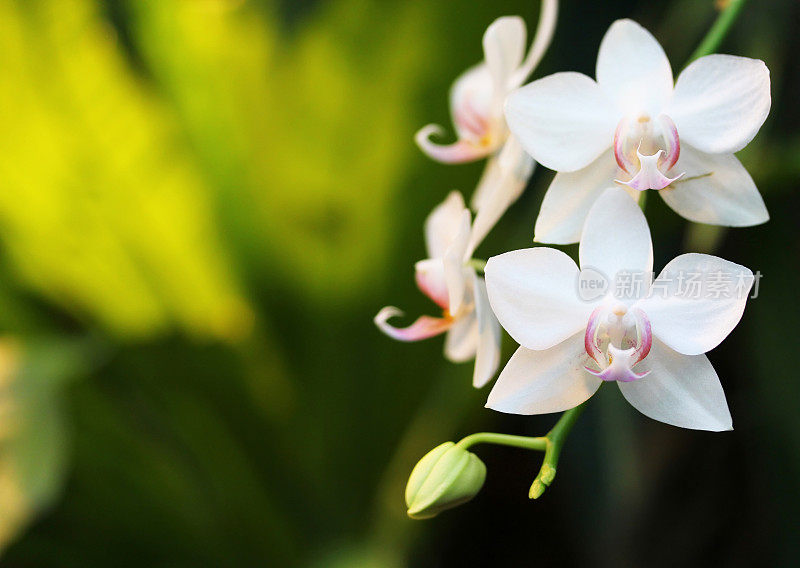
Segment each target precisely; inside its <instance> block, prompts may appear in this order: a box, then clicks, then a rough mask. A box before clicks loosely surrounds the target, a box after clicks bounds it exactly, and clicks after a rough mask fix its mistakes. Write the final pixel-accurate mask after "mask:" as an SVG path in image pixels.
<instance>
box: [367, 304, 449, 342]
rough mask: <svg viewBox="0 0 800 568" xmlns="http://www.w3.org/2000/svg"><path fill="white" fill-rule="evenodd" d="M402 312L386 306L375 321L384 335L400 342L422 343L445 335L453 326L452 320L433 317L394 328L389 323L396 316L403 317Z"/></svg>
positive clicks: (422, 318)
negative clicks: (436, 336) (442, 334)
mask: <svg viewBox="0 0 800 568" xmlns="http://www.w3.org/2000/svg"><path fill="white" fill-rule="evenodd" d="M403 315H404V314H403V312H402V310H399V309H397V308H395V307H394V306H386V307H385V308H383V309H382V310H381V311H379V312H378V314H377V315H376V316H375V319H374V320H373V321H374V322H375V325H377V326H378V329H380V330H381V331H382V332H383V333H385V334H386V335H388V336H389V337H391V338H392V339H397V340H398V341H420V340H422V339H428V338H429V337H433V336H435V335H439V334H440V333H444V332H445V331H447V330H448V329H450V328H451V327H452V325H453V319H452V318H434V317H431V316H420V317H419V318H417V321H415V322H414V323H412V324H411V325H410V326H408V327H394V326H392V325H390V324H389V323H388V321H389V320H390V319H391V318H393V317H395V316H403Z"/></svg>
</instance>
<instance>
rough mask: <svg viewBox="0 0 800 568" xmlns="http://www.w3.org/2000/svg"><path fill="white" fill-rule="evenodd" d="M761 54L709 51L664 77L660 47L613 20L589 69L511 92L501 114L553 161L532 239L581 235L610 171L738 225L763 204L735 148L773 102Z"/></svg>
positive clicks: (631, 186) (691, 211)
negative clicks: (552, 174) (749, 55)
mask: <svg viewBox="0 0 800 568" xmlns="http://www.w3.org/2000/svg"><path fill="white" fill-rule="evenodd" d="M770 104H771V101H770V79H769V70H768V69H767V67H766V65H764V62H763V61H760V60H757V59H749V58H746V57H737V56H733V55H717V54H715V55H708V56H706V57H701V58H700V59H698V60H696V61H694V62H693V63H691V64H690V65H689V66H688V67H686V69H684V70H683V72H682V73H681V74H680V76H679V77H678V81H677V82H676V83H674V84H673V79H672V69H671V68H670V64H669V61H668V60H667V57H666V55H665V54H664V50H663V49H662V48H661V46H660V45H659V44H658V42H657V41H656V39H655V38H654V37H653V36H652V35H651V34H650V33H649V32H648V31H647V30H645V29H644V28H643V27H641V26H640V25H639V24H637V23H636V22H633V21H631V20H619V21H616V22H614V24H612V25H611V27H610V28H609V30H608V32H607V33H606V35H605V37H604V38H603V41H602V43H601V44H600V51H599V53H598V56H597V81H594V80H592V79H591V78H589V77H587V76H586V75H583V74H580V73H572V72H567V73H555V74H554V75H550V76H548V77H544V78H543V79H540V80H538V81H534V82H532V83H530V84H529V85H526V86H524V87H522V88H520V89H518V90H517V91H515V92H514V93H512V94H510V95H509V97H508V100H507V103H506V118H507V121H508V126H509V128H510V130H511V132H512V133H513V134H514V135H515V136H517V137H518V138H519V140H520V142H521V144H522V146H523V147H524V148H525V150H526V151H527V152H528V153H529V154H530V155H531V156H533V158H534V159H535V160H536V161H538V162H540V163H541V164H543V165H544V166H546V167H548V168H550V169H553V170H556V171H557V172H558V173H557V174H556V177H555V179H554V180H553V182H552V184H551V185H550V188H549V189H548V191H547V194H546V195H545V198H544V201H543V203H542V209H541V212H540V213H539V217H538V219H537V220H536V228H535V239H536V240H537V241H539V242H545V243H554V244H568V243H573V242H577V241H578V240H579V239H580V230H581V227H582V226H583V221H584V219H585V218H586V215H587V213H588V211H589V209H590V208H591V206H592V203H594V201H595V200H596V199H597V197H598V196H599V195H600V194H601V193H602V192H603V190H604V189H605V188H607V187H608V186H609V185H612V184H613V182H615V181H616V182H617V183H619V184H622V185H624V186H625V187H626V188H627V190H628V191H629V193H630V194H631V195H632V196H637V195H638V192H640V191H645V190H647V189H655V190H658V192H659V194H660V195H661V197H663V198H664V201H666V202H667V204H668V205H669V206H670V207H671V208H672V209H674V210H675V211H676V212H677V213H678V214H679V215H682V216H683V217H685V218H687V219H689V220H691V221H695V222H699V223H708V224H712V225H725V226H732V227H744V226H750V225H757V224H759V223H763V222H765V221H767V219H768V218H769V215H768V213H767V210H766V207H765V206H764V201H763V200H762V198H761V195H760V194H759V193H758V190H757V189H756V186H755V184H754V183H753V180H752V178H751V177H750V175H749V174H748V173H747V171H746V170H745V169H744V167H743V166H742V164H741V163H740V162H739V160H738V159H737V158H736V157H735V156H734V152H738V151H739V150H741V149H742V148H744V147H745V146H746V145H747V144H748V143H749V142H750V141H751V140H752V139H753V137H754V136H755V135H756V133H757V132H758V130H759V128H761V125H762V124H763V123H764V120H765V119H766V117H767V114H768V113H769V109H770Z"/></svg>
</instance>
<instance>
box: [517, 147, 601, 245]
mask: <svg viewBox="0 0 800 568" xmlns="http://www.w3.org/2000/svg"><path fill="white" fill-rule="evenodd" d="M616 173H617V165H616V164H615V163H614V159H613V157H612V155H611V153H610V152H605V153H603V154H602V155H601V156H600V157H599V158H597V159H596V160H595V161H594V162H592V163H591V164H589V165H588V166H586V167H585V168H583V169H580V170H578V171H576V172H569V173H563V172H559V173H557V174H556V177H555V178H553V181H552V183H551V184H550V187H549V188H547V193H545V195H544V201H542V208H541V210H540V211H539V216H538V217H537V218H536V226H535V228H534V231H533V232H534V237H533V240H535V241H537V242H540V243H550V244H555V245H568V244H571V243H577V242H578V241H579V240H580V238H581V231H582V230H583V224H584V222H585V221H586V215H588V213H589V209H591V207H592V205H593V204H594V202H595V201H596V200H597V198H598V197H599V196H600V194H601V193H603V191H604V190H605V189H607V188H608V187H609V185H610V184H611V181H612V180H613V179H614V176H615V175H616Z"/></svg>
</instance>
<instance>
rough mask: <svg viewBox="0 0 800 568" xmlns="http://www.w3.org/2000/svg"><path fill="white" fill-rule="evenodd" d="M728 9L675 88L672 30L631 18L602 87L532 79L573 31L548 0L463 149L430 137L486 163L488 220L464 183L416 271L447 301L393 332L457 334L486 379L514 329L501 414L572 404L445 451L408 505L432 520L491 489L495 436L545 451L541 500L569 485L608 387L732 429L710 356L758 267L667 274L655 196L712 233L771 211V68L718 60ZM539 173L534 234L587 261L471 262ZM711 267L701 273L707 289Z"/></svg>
mask: <svg viewBox="0 0 800 568" xmlns="http://www.w3.org/2000/svg"><path fill="white" fill-rule="evenodd" d="M742 4H743V0H738V1H737V0H732V1H730V2H728V3H727V4H726V5H725V6H724V8H723V9H722V12H721V13H720V15H719V17H718V19H717V21H716V22H715V24H714V25H713V27H712V28H711V29H710V30H709V32H708V34H707V35H706V37H705V39H704V40H703V41H702V43H701V44H700V46H699V47H698V48H697V50H696V51H695V53H694V54H693V55H692V57H691V60H690V62H689V64H688V65H687V66H686V67H685V69H684V70H683V71H682V72H681V73H680V74H679V76H678V78H677V81H673V74H672V68H671V66H670V63H669V61H668V59H667V57H666V55H665V53H664V51H663V49H662V48H661V46H660V45H659V43H658V42H657V41H656V39H655V38H654V37H653V36H652V35H651V34H650V32H648V31H647V30H645V29H644V28H643V27H642V26H640V25H639V24H637V23H635V22H633V21H631V20H619V21H617V22H614V23H613V24H612V25H611V27H610V28H609V30H608V32H607V33H606V35H605V37H604V38H603V40H602V42H601V44H600V48H599V53H598V57H597V68H596V80H595V79H591V78H590V77H587V76H586V75H582V74H579V73H572V72H561V73H556V74H554V75H550V76H548V77H544V78H542V79H538V80H535V81H533V82H531V83H529V84H527V85H523V83H524V82H525V80H526V79H527V77H528V76H529V75H530V74H531V72H532V71H533V70H534V69H535V67H536V65H537V64H538V62H539V61H540V59H541V58H542V56H543V55H544V53H545V51H546V49H547V47H548V45H549V44H550V40H551V38H552V36H553V31H554V29H555V21H556V14H557V3H556V2H555V0H544V1H543V2H542V8H541V11H540V12H541V13H540V20H539V26H538V28H537V32H536V34H535V36H534V39H533V43H532V45H531V48H530V50H529V51H528V53H527V56H526V55H525V45H526V38H525V25H524V23H523V21H522V20H521V19H520V18H518V17H503V18H499V19H498V20H496V21H495V22H493V23H492V24H491V25H490V26H489V28H488V29H487V30H486V33H485V34H484V37H483V48H484V61H483V62H481V63H480V64H478V65H476V66H475V67H473V68H471V69H469V70H468V71H467V72H465V73H464V74H463V75H462V76H461V77H460V78H459V79H458V80H457V81H456V82H455V84H454V85H453V88H452V91H451V95H450V104H451V112H452V116H453V124H454V127H455V131H456V135H457V140H456V141H455V142H453V143H451V144H447V145H440V144H437V143H435V142H433V141H432V140H431V137H432V136H434V135H441V134H442V132H443V130H442V129H441V128H440V127H438V126H436V125H429V126H426V127H424V128H422V129H421V130H420V131H419V132H418V133H417V137H416V140H417V144H418V145H419V146H420V148H421V149H422V150H423V151H424V152H425V153H426V154H427V155H429V156H430V157H431V158H433V159H435V160H438V161H441V162H446V163H461V162H467V161H473V160H477V159H482V158H487V164H486V168H485V170H484V174H483V176H482V177H481V179H480V181H479V183H478V185H477V188H476V190H475V192H474V194H473V196H472V200H471V206H472V208H473V209H474V211H475V216H474V219H473V217H472V215H471V213H470V210H469V209H468V208H467V207H466V205H465V202H464V200H463V198H462V197H461V194H460V193H458V192H453V193H451V194H450V195H449V197H447V199H446V200H445V201H444V202H443V203H442V204H441V205H439V206H438V207H437V208H436V209H435V210H434V211H433V212H432V213H431V214H430V216H429V217H428V220H427V221H426V224H425V239H426V242H427V246H428V257H429V258H427V259H425V260H422V261H419V262H418V263H417V264H416V268H415V270H416V282H417V285H418V286H419V288H420V290H421V291H422V292H423V293H425V294H426V295H427V296H428V297H430V298H431V300H433V301H434V302H435V303H436V304H438V305H439V307H440V308H441V310H442V315H441V317H431V316H422V317H420V318H419V319H417V320H416V321H415V322H414V323H413V324H411V325H410V326H409V327H406V328H397V327H394V326H392V325H390V324H389V320H390V318H392V317H394V316H399V315H402V312H400V311H399V310H397V309H396V308H393V307H387V308H384V309H383V310H381V311H380V312H379V313H378V315H377V316H376V317H375V323H376V324H377V325H378V327H379V328H380V329H381V330H382V331H384V332H385V333H386V334H387V335H389V336H391V337H393V338H396V339H399V340H404V341H414V340H419V339H424V338H427V337H431V336H434V335H438V334H440V333H445V332H446V333H447V339H446V341H445V355H446V356H447V358H448V359H450V360H452V361H456V362H458V361H465V360H470V359H475V368H474V373H473V385H474V386H475V387H482V386H484V385H485V384H487V383H488V382H489V381H490V380H491V378H492V377H493V376H494V374H495V372H496V370H497V369H498V368H499V367H500V339H501V336H500V326H502V327H503V328H504V329H505V330H506V331H507V333H508V334H509V335H510V336H511V338H513V339H514V340H515V341H516V342H517V343H518V344H519V347H518V349H517V350H516V352H515V353H514V355H513V356H512V357H511V358H510V360H509V361H508V362H507V363H506V364H505V366H504V368H503V369H502V371H501V372H500V375H499V377H498V379H497V381H496V383H495V385H494V386H493V388H492V389H491V392H490V393H489V395H488V400H487V403H486V406H487V407H488V408H490V409H493V410H496V411H499V412H504V413H512V414H528V415H529V414H546V413H554V412H563V414H562V415H561V417H560V418H559V420H558V421H557V423H556V424H555V426H554V427H553V428H552V429H551V430H550V432H548V433H547V434H546V435H544V436H541V437H526V436H512V435H506V434H499V433H489V432H482V433H477V434H472V435H470V436H467V437H465V438H463V439H462V440H461V441H459V442H458V443H453V442H446V443H444V444H441V445H439V446H437V447H436V448H434V449H433V450H431V451H430V452H429V453H428V454H427V455H425V456H424V457H423V458H422V460H420V462H419V463H418V464H417V466H416V467H415V468H414V470H413V471H412V473H411V476H410V479H409V481H408V487H407V490H406V503H407V506H408V514H409V516H411V517H413V518H427V517H431V516H434V515H436V514H438V513H439V512H441V511H443V510H445V509H448V508H451V507H454V506H456V505H459V504H461V503H464V502H466V501H468V500H469V499H471V498H472V497H473V496H474V495H476V494H477V493H478V491H480V489H481V486H482V485H483V481H484V479H485V477H486V467H485V466H484V464H483V463H482V462H481V461H480V459H479V458H478V457H477V456H476V455H475V454H473V453H471V452H470V451H468V450H469V448H470V447H471V446H473V445H474V444H478V443H493V444H500V445H507V446H515V447H519V448H525V449H529V450H534V451H542V452H544V459H543V462H542V466H541V468H540V470H539V473H538V475H537V476H536V477H535V479H534V480H533V484H532V485H531V489H530V497H531V498H533V499H536V498H538V497H540V496H541V495H542V493H543V492H544V491H545V489H546V487H547V486H549V485H550V484H551V483H552V482H553V480H554V479H555V475H556V466H557V464H558V460H559V455H560V452H561V448H562V446H563V444H564V442H565V440H566V438H567V436H568V434H569V432H570V430H571V428H572V426H573V425H574V424H575V422H576V420H577V419H578V417H579V415H580V413H581V411H582V410H583V408H584V406H585V405H586V404H587V403H588V400H589V399H590V398H591V397H592V395H593V394H594V393H595V392H596V391H597V390H598V388H600V386H601V385H603V384H604V383H615V384H616V386H617V387H618V388H619V391H620V395H621V396H622V397H624V398H625V400H627V401H628V402H629V403H630V404H631V405H632V406H633V407H634V408H636V409H637V410H638V411H639V412H641V413H642V414H644V415H646V416H648V417H650V418H652V419H654V420H658V421H660V422H664V423H667V424H671V425H674V426H678V427H682V428H691V429H698V430H708V431H723V430H730V429H732V428H733V420H732V417H731V413H730V410H729V408H728V403H727V401H726V397H725V392H724V390H723V388H722V383H721V381H720V379H719V377H718V376H717V374H716V372H715V370H714V368H713V367H712V365H711V363H710V362H709V360H708V358H707V357H706V355H705V353H706V352H708V351H709V350H711V349H713V348H714V347H716V346H717V345H718V344H719V343H720V342H722V341H723V340H724V339H725V337H726V336H727V335H728V334H729V333H731V331H732V330H733V329H734V327H736V325H737V324H738V322H739V320H740V319H741V318H742V315H743V312H744V308H745V304H746V300H747V298H748V296H749V295H750V293H751V289H752V287H753V285H754V282H755V276H754V275H753V272H752V271H751V270H750V269H748V268H746V267H744V266H741V265H738V264H735V263H734V262H731V261H728V260H724V259H722V258H718V257H716V256H711V255H706V254H697V253H692V252H689V253H687V254H683V255H680V256H678V257H677V258H675V259H674V260H672V261H671V262H669V263H667V264H666V266H664V267H663V269H662V270H661V272H660V273H659V274H658V276H657V277H655V278H654V277H653V274H654V273H653V244H652V241H651V233H650V227H649V225H648V222H647V219H646V217H645V214H644V203H645V199H644V197H645V194H646V192H648V191H656V192H658V193H659V195H661V196H662V197H663V199H664V201H665V202H666V203H667V205H669V207H671V208H672V209H673V210H674V211H675V212H677V213H678V214H680V215H681V216H683V217H685V218H687V219H689V220H691V221H695V222H701V223H707V224H715V225H725V226H737V227H744V226H750V225H755V224H759V223H763V222H765V221H767V220H768V218H769V216H768V213H767V210H766V207H765V206H764V202H763V200H762V199H761V196H760V194H759V192H758V190H757V189H756V186H755V183H754V182H753V180H752V178H751V177H750V175H749V174H748V173H747V171H746V170H745V168H744V166H743V165H742V164H741V163H740V162H739V160H738V158H736V157H735V156H734V153H735V152H737V151H739V150H741V149H742V148H743V147H744V146H746V145H747V144H748V143H749V142H750V141H751V140H752V139H753V138H754V137H755V136H756V134H757V133H758V130H759V128H760V127H761V125H762V124H763V122H764V120H765V119H766V117H767V115H768V113H769V109H770V103H771V100H770V77H769V71H768V70H767V67H766V65H765V64H764V63H763V62H762V61H758V60H754V59H749V58H746V57H739V56H733V55H718V54H713V52H714V51H715V50H716V48H717V47H718V46H719V44H720V42H721V41H722V39H723V38H724V37H725V35H726V34H727V32H728V30H729V28H730V27H731V25H732V24H733V22H734V21H735V19H736V17H737V15H738V14H739V12H740V9H741V7H742ZM535 162H539V163H541V164H542V165H544V166H545V167H547V168H550V169H553V170H556V172H557V174H556V176H555V178H554V180H553V182H552V183H551V185H550V188H549V189H548V191H547V193H546V195H545V197H544V201H543V204H542V207H541V211H540V213H539V216H538V219H537V220H536V223H535V236H534V240H536V241H539V242H542V243H552V244H569V243H575V242H579V250H578V257H579V263H577V264H576V262H575V261H574V260H573V259H572V258H570V257H569V256H568V255H567V254H565V253H564V252H562V251H560V250H556V249H552V248H548V247H543V246H540V247H534V248H529V249H523V250H516V251H511V252H506V253H504V254H500V255H498V256H494V257H492V258H490V259H489V260H488V262H484V261H482V260H480V259H475V258H473V252H474V251H475V249H476V247H477V246H478V244H479V243H480V242H481V241H482V240H483V238H484V237H485V236H486V234H487V233H488V232H489V230H490V229H491V228H492V226H494V224H495V223H496V222H497V221H498V220H499V219H500V217H501V216H502V215H503V213H504V212H505V210H506V209H507V208H508V207H509V206H510V205H511V204H512V203H513V202H514V201H515V200H516V199H517V198H518V197H519V195H520V194H521V193H522V191H523V190H524V188H525V185H526V184H527V181H528V179H529V177H530V175H531V173H532V171H533V167H534V164H535ZM698 275H699V279H698Z"/></svg>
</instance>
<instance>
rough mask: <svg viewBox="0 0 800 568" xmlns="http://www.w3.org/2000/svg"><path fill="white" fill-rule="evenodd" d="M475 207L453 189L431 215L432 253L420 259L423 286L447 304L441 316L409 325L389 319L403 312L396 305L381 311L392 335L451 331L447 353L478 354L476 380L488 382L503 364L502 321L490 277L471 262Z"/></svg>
mask: <svg viewBox="0 0 800 568" xmlns="http://www.w3.org/2000/svg"><path fill="white" fill-rule="evenodd" d="M470 217H471V216H470V212H469V209H467V208H466V206H465V205H464V198H463V197H462V196H461V194H460V193H459V192H457V191H453V192H451V193H450V195H449V196H448V197H447V199H445V201H444V202H443V203H441V204H440V205H438V206H437V207H436V208H435V209H434V210H433V212H431V214H430V215H429V216H428V218H427V219H426V221H425V242H426V245H427V249H428V257H429V258H427V259H425V260H421V261H419V262H417V264H416V266H415V269H416V281H417V286H418V287H419V289H420V290H421V291H422V292H423V293H424V294H425V295H427V296H428V297H429V298H430V299H431V300H433V301H434V302H436V303H437V304H438V305H439V307H441V308H442V312H443V313H442V316H441V317H431V316H421V317H420V318H418V319H417V320H416V321H415V322H414V323H413V324H411V325H410V326H408V327H406V328H397V327H394V326H392V325H390V324H389V323H388V320H389V319H390V318H392V317H395V316H402V315H403V312H402V311H401V310H399V309H397V308H395V307H393V306H387V307H385V308H383V309H382V310H381V311H380V312H378V314H377V315H376V316H375V324H376V325H377V326H378V328H379V329H380V330H381V331H383V332H384V333H385V334H386V335H388V336H389V337H392V338H394V339H398V340H400V341H419V340H421V339H427V338H429V337H433V336H435V335H439V334H441V333H444V332H447V337H446V339H445V346H444V351H445V356H446V357H447V358H448V359H449V360H451V361H453V362H463V361H468V360H470V359H473V358H474V359H475V371H474V374H473V380H472V382H473V385H474V386H475V387H478V388H480V387H482V386H484V385H485V384H486V383H487V382H489V380H490V379H491V378H492V377H493V376H494V374H495V372H496V371H497V367H498V366H499V364H500V324H499V322H498V321H497V318H495V316H494V314H493V313H492V310H491V307H490V306H489V298H488V296H487V295H486V283H485V282H484V280H483V278H480V277H479V276H478V275H477V274H476V273H475V269H474V268H473V267H472V266H470V264H469V261H470V259H471V255H472V250H471V249H470V248H469V247H470V242H471V239H470V237H471V233H472V231H471V227H470Z"/></svg>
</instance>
